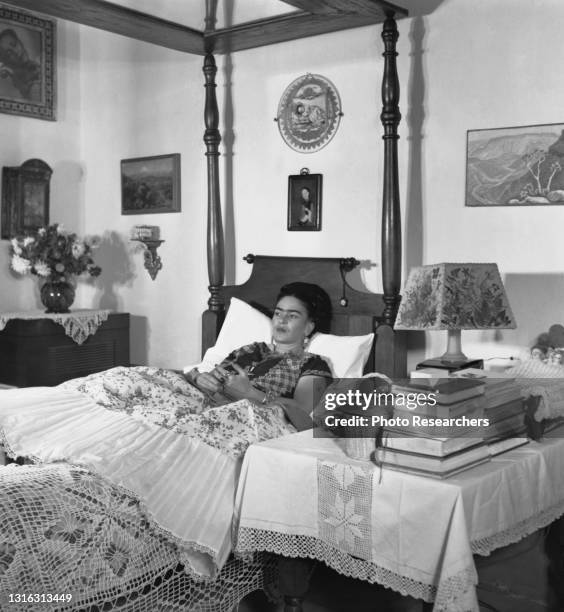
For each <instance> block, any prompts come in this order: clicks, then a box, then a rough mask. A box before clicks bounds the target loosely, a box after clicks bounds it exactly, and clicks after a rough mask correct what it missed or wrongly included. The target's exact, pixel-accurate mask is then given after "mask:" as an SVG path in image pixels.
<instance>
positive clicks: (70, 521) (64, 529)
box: [45, 510, 90, 544]
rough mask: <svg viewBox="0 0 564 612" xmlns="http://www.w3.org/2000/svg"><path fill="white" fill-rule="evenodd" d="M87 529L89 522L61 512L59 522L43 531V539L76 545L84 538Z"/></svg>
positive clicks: (64, 511) (67, 512)
mask: <svg viewBox="0 0 564 612" xmlns="http://www.w3.org/2000/svg"><path fill="white" fill-rule="evenodd" d="M89 527H90V522H89V521H88V520H87V519H84V518H82V517H79V516H77V515H76V514H73V513H71V512H69V511H67V510H63V512H62V513H61V515H60V518H59V520H58V521H57V522H56V523H55V524H53V525H51V527H49V529H47V530H46V531H45V537H46V538H51V539H54V540H63V541H64V542H68V543H69V544H76V543H78V542H80V541H81V540H82V539H83V538H84V537H85V535H86V534H87V532H88V531H89Z"/></svg>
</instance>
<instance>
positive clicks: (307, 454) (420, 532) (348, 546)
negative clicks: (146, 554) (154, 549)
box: [235, 432, 564, 612]
mask: <svg viewBox="0 0 564 612" xmlns="http://www.w3.org/2000/svg"><path fill="white" fill-rule="evenodd" d="M341 443H342V441H337V440H330V439H322V438H312V435H311V432H302V433H299V434H296V435H294V436H286V437H285V438H280V439H278V440H270V441H268V442H265V443H263V444H260V445H254V446H252V447H251V448H249V450H248V451H247V454H246V456H245V459H244V462H243V467H242V471H241V477H240V486H239V490H238V492H237V499H236V511H235V512H236V524H235V529H236V541H235V550H236V552H237V554H240V555H243V556H245V555H248V554H251V553H252V552H255V551H268V552H274V553H278V554H283V555H287V556H290V557H295V556H300V557H309V558H314V559H319V560H321V561H324V562H325V563H326V564H327V565H329V566H330V567H332V568H333V569H335V570H337V571H338V572H340V573H342V574H345V575H347V576H352V577H354V578H358V579H361V580H366V581H368V582H377V583H379V584H382V585H384V586H386V587H389V588H392V589H394V590H396V591H398V592H400V593H402V594H403V595H410V596H412V597H415V598H419V599H423V600H425V601H433V602H434V608H433V609H434V611H435V612H456V611H461V612H468V611H477V610H478V604H477V598H476V592H475V586H476V583H477V574H476V569H475V565H474V560H473V556H472V555H473V553H478V554H482V555H487V554H489V553H490V552H491V551H492V550H494V549H496V548H498V547H501V546H505V545H507V544H511V543H514V542H516V541H518V540H520V539H521V538H523V537H525V536H526V535H529V534H531V533H533V532H534V531H535V530H537V529H539V528H541V527H544V526H546V525H548V524H550V522H552V521H553V520H555V519H556V518H557V517H559V516H560V515H562V514H563V513H564V492H563V491H562V490H561V486H560V482H561V470H560V466H561V465H562V462H563V461H564V440H562V439H558V438H554V439H548V440H545V441H544V442H543V443H542V444H538V443H536V442H531V443H530V444H529V445H527V446H525V447H522V448H519V449H515V450H513V451H510V452H509V453H506V454H505V455H500V456H498V457H496V458H494V459H493V460H492V461H491V462H490V463H487V464H484V465H481V466H478V467H477V468H474V469H473V470H471V471H469V472H465V473H461V474H460V475H458V476H456V477H454V478H450V479H448V480H445V481H437V480H433V479H426V478H423V477H419V476H413V475H410V474H403V473H400V472H394V471H391V470H385V469H383V470H382V471H380V469H379V468H377V467H376V466H374V465H372V464H370V463H368V462H360V461H355V460H353V459H350V458H349V457H347V456H346V454H345V453H344V452H343V450H342V448H341V446H340V444H341ZM515 499H519V500H520V502H519V504H514V503H513V500H515Z"/></svg>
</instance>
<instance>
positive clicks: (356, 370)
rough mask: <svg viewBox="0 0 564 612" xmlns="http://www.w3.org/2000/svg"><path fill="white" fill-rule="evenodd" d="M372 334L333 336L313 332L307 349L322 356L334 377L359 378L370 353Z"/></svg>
mask: <svg viewBox="0 0 564 612" xmlns="http://www.w3.org/2000/svg"><path fill="white" fill-rule="evenodd" d="M373 341H374V334H366V335H365V336H334V335H333V334H321V333H318V334H314V336H313V338H312V339H311V342H310V343H309V346H308V347H307V350H308V351H309V352H310V353H315V354H316V355H319V356H320V357H324V358H325V359H326V360H327V363H328V364H329V367H330V368H331V371H332V372H333V376H334V377H335V378H361V377H362V371H363V369H364V365H365V364H366V362H367V360H368V356H369V355H370V349H371V348H372V342H373Z"/></svg>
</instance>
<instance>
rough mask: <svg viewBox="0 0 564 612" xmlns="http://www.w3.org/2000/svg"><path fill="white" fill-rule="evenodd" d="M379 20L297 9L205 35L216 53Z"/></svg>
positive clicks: (354, 26)
mask: <svg viewBox="0 0 564 612" xmlns="http://www.w3.org/2000/svg"><path fill="white" fill-rule="evenodd" d="M379 22H381V19H379V18H377V17H375V16H365V15H354V14H347V15H311V14H310V13H306V12H303V11H296V12H294V13H289V14H288V15H280V16H277V17H272V18H268V19H260V20H257V21H249V22H247V23H243V24H239V25H236V26H233V27H231V28H224V29H220V30H216V31H215V32H210V33H207V34H206V35H205V38H206V41H209V42H210V44H211V45H212V48H213V49H214V52H215V53H229V52H232V51H241V50H243V49H253V48H255V47H261V46H264V45H270V44H273V43H280V42H287V41H290V40H297V39H299V38H307V37H309V36H317V35H318V34H327V33H328V32H337V31H339V30H346V29H349V28H357V27H360V26H365V25H370V24H374V23H379Z"/></svg>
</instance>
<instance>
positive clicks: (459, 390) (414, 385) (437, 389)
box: [392, 378, 486, 404]
mask: <svg viewBox="0 0 564 612" xmlns="http://www.w3.org/2000/svg"><path fill="white" fill-rule="evenodd" d="M421 380H423V379H416V380H412V381H407V382H406V383H405V384H400V383H398V384H393V385H392V393H395V394H398V395H399V394H403V395H407V394H412V393H423V394H426V395H429V394H433V395H434V396H435V397H436V400H437V403H438V404H453V403H454V402H459V401H461V400H464V399H468V398H470V397H475V396H476V395H482V394H483V393H484V391H485V387H486V385H485V383H484V381H483V380H477V379H472V378H445V379H441V380H440V381H439V382H438V383H437V384H434V385H429V384H425V382H420V381H421Z"/></svg>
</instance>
